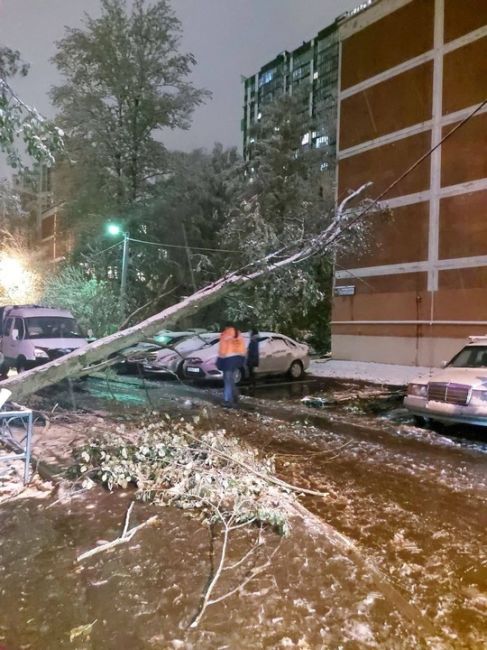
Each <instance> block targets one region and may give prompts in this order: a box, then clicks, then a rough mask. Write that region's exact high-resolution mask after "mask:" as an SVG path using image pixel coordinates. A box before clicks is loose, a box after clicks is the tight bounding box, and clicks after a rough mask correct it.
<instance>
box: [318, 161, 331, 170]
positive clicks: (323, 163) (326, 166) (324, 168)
mask: <svg viewBox="0 0 487 650" xmlns="http://www.w3.org/2000/svg"><path fill="white" fill-rule="evenodd" d="M329 166H330V165H329V163H327V162H322V163H321V165H320V171H322V172H324V171H325V170H326V169H328V167H329Z"/></svg>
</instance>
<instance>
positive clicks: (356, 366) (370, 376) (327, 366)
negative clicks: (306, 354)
mask: <svg viewBox="0 0 487 650" xmlns="http://www.w3.org/2000/svg"><path fill="white" fill-rule="evenodd" d="M434 370H435V368H426V367H424V366H399V365H396V364H389V363H372V362H368V361H340V360H338V359H315V360H312V361H311V364H310V367H309V370H308V372H309V373H310V374H312V375H314V376H315V377H329V378H335V379H356V380H359V381H369V382H372V383H374V384H391V385H394V386H402V385H405V384H407V383H409V382H410V381H412V380H413V379H416V378H418V377H424V376H428V375H430V374H431V372H433V371H434Z"/></svg>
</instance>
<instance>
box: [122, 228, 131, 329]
mask: <svg viewBox="0 0 487 650" xmlns="http://www.w3.org/2000/svg"><path fill="white" fill-rule="evenodd" d="M129 241H130V237H129V234H128V232H124V233H123V251H122V277H121V279H120V311H121V312H122V318H124V317H125V309H126V302H127V274H128V266H129Z"/></svg>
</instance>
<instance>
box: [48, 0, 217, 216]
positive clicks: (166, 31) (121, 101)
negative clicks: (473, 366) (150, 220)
mask: <svg viewBox="0 0 487 650" xmlns="http://www.w3.org/2000/svg"><path fill="white" fill-rule="evenodd" d="M101 9H102V13H101V16H100V17H99V18H96V19H94V18H91V17H90V16H88V15H86V16H85V24H84V27H83V28H82V29H67V33H66V36H65V37H64V38H63V39H62V40H61V41H59V42H58V43H57V47H58V51H57V53H56V55H55V57H54V59H53V60H54V63H55V64H56V66H57V68H58V70H59V72H60V73H61V74H62V76H63V77H64V83H63V85H61V86H58V87H55V88H53V89H52V91H51V97H52V100H53V102H54V104H55V105H56V106H57V107H58V108H59V110H60V116H59V117H60V120H61V123H62V125H63V126H64V128H65V130H66V132H67V134H68V154H69V156H70V158H71V160H72V161H73V163H75V164H74V165H73V169H72V170H71V171H72V173H73V174H74V175H75V176H76V177H77V183H76V184H75V187H74V188H73V189H74V190H75V193H77V194H79V199H78V203H81V204H82V205H83V210H82V212H83V213H84V214H85V215H86V213H87V212H94V213H98V214H100V213H102V214H107V213H109V211H110V210H113V211H115V212H116V213H117V214H120V213H121V212H123V211H124V210H127V208H129V207H130V206H132V205H133V204H134V203H137V202H140V201H142V200H144V199H145V198H146V197H147V195H148V194H150V191H151V188H152V185H153V182H154V179H157V178H159V177H160V175H161V174H162V173H163V172H164V171H165V170H166V167H167V161H166V150H165V147H164V145H163V143H162V142H161V140H160V137H161V131H162V130H164V129H166V128H169V129H174V128H183V129H185V128H188V127H189V124H190V119H191V114H192V112H193V110H194V108H195V107H196V106H198V105H199V104H201V103H202V102H203V101H204V99H205V97H206V96H207V93H206V92H205V91H203V90H199V89H196V88H195V87H194V86H193V84H192V83H191V82H190V81H188V79H187V77H188V75H189V74H190V71H191V69H192V67H193V66H194V65H195V59H194V57H193V55H192V54H187V53H185V54H182V53H180V52H179V44H180V35H181V25H180V22H179V20H178V19H177V18H176V16H175V15H174V13H173V11H172V10H171V8H170V6H169V4H168V2H167V1H166V0H157V1H155V2H153V3H149V2H146V1H145V0H135V2H134V3H133V6H132V9H131V10H130V11H129V10H128V9H127V6H126V2H125V1H124V0H102V1H101Z"/></svg>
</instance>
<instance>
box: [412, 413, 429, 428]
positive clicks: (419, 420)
mask: <svg viewBox="0 0 487 650" xmlns="http://www.w3.org/2000/svg"><path fill="white" fill-rule="evenodd" d="M413 422H414V426H415V427H424V426H425V424H426V420H425V418H424V417H422V416H421V415H413Z"/></svg>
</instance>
